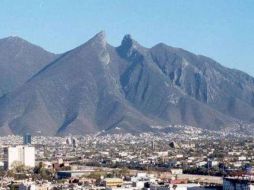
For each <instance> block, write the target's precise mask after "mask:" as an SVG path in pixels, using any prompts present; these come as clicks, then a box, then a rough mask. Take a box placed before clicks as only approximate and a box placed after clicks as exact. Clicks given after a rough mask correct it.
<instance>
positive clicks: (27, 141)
mask: <svg viewBox="0 0 254 190" xmlns="http://www.w3.org/2000/svg"><path fill="white" fill-rule="evenodd" d="M23 143H24V145H27V144H32V136H31V135H30V134H29V133H26V134H25V135H24V136H23Z"/></svg>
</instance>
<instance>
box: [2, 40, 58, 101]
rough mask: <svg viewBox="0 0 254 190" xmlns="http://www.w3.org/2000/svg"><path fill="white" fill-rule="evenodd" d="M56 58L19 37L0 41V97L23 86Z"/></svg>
mask: <svg viewBox="0 0 254 190" xmlns="http://www.w3.org/2000/svg"><path fill="white" fill-rule="evenodd" d="M56 57H57V55H55V54H53V53H49V52H47V51H45V50H43V49H42V48H40V47H38V46H36V45H33V44H31V43H29V42H27V41H25V40H23V39H21V38H19V37H8V38H4V39H0V71H1V75H0V97H1V96H3V95H4V94H6V93H8V92H11V91H12V90H14V89H16V88H17V87H19V86H21V85H22V84H24V83H25V82H26V81H27V80H28V79H29V78H30V77H32V76H33V75H34V74H35V73H37V72H38V71H39V70H41V69H42V68H43V67H45V66H46V65H47V64H48V63H49V62H51V61H53V60H54V59H55V58H56Z"/></svg>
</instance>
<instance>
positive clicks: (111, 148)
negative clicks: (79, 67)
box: [0, 130, 254, 190]
mask: <svg viewBox="0 0 254 190" xmlns="http://www.w3.org/2000/svg"><path fill="white" fill-rule="evenodd" d="M0 146H1V150H2V151H1V153H2V154H1V157H0V158H1V159H0V160H1V161H0V166H1V188H2V189H7V188H10V189H13V188H14V189H15V188H16V189H91V190H93V189H94V190H95V189H116V190H118V189H130V190H131V189H136V190H141V189H156V190H157V189H158V190H160V189H163V190H164V189H202V188H204V189H207V188H208V189H231V188H232V187H235V186H239V187H240V189H251V188H253V187H252V183H251V182H252V180H253V179H252V175H251V174H252V172H253V171H254V170H253V168H252V167H253V162H254V152H253V148H254V139H253V137H236V136H228V137H225V138H224V139H223V138H221V136H219V135H218V134H216V135H212V134H209V135H205V134H202V133H201V132H199V133H197V132H196V130H193V131H192V130H189V131H187V130H185V131H184V132H182V133H181V134H175V133H165V134H160V135H158V134H152V133H144V134H140V135H132V134H112V135H104V136H101V135H87V136H72V135H70V136H66V137H45V136H31V135H30V134H24V136H23V137H22V136H14V135H10V136H5V137H1V138H0ZM247 181H248V182H247Z"/></svg>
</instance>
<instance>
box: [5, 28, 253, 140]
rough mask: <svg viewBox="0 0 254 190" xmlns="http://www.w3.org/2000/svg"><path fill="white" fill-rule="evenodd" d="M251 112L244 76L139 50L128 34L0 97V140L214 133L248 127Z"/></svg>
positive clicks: (160, 48) (92, 46)
mask: <svg viewBox="0 0 254 190" xmlns="http://www.w3.org/2000/svg"><path fill="white" fill-rule="evenodd" d="M0 47H1V46H0ZM0 54H1V51H0ZM0 63H1V60H0ZM0 82H1V81H0ZM0 84H1V83H0ZM0 88H1V86H0ZM253 113H254V79H253V78H252V77H251V76H249V75H248V74H245V73H243V72H241V71H237V70H233V69H228V68H226V67H224V66H222V65H220V64H219V63H217V62H216V61H214V60H212V59H211V58H208V57H205V56H202V55H196V54H193V53H191V52H188V51H186V50H183V49H181V48H174V47H170V46H167V45H165V44H163V43H159V44H157V45H155V46H153V47H152V48H145V47H143V46H142V45H140V44H139V43H138V42H137V41H135V40H134V39H133V38H132V37H131V35H125V36H124V38H123V40H122V43H121V45H120V46H118V47H113V46H111V45H110V44H108V43H107V41H106V37H105V32H100V33H98V34H97V35H95V36H94V37H93V38H91V39H90V40H88V41H87V42H86V43H84V44H81V45H80V46H78V47H77V48H74V49H72V50H70V51H68V52H66V53H63V54H61V55H58V56H54V58H53V59H52V60H50V61H49V62H48V63H45V65H44V66H43V67H42V68H40V69H38V71H37V72H34V73H33V75H32V76H30V77H29V79H28V80H26V81H25V82H23V84H22V85H20V86H18V87H17V88H15V89H14V90H12V91H10V92H8V93H7V94H6V95H5V96H3V97H2V98H0V133H1V134H2V135H4V134H10V133H14V134H22V133H24V132H30V133H32V134H38V133H40V134H43V135H65V134H69V133H72V134H90V133H98V132H107V133H119V132H121V133H126V132H131V133H141V132H149V131H151V132H159V130H155V129H154V128H153V126H161V128H162V129H166V128H167V127H168V126H169V125H190V126H194V127H199V128H203V129H209V130H215V131H217V130H223V129H225V128H233V127H234V126H244V125H248V126H249V125H252V122H254V114H253ZM162 131H163V130H162Z"/></svg>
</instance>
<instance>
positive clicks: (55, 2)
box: [0, 0, 254, 76]
mask: <svg viewBox="0 0 254 190" xmlns="http://www.w3.org/2000/svg"><path fill="white" fill-rule="evenodd" d="M101 30H104V31H106V34H107V39H108V42H109V43H110V44H112V45H114V46H118V45H119V44H120V42H121V39H122V37H123V35H125V34H127V33H128V34H131V35H132V36H133V38H134V39H136V40H137V41H139V42H140V43H141V44H142V45H144V46H146V47H151V46H153V45H155V44H157V43H159V42H164V43H166V44H168V45H171V46H176V47H181V48H184V49H187V50H189V51H192V52H194V53H196V54H203V55H206V56H209V57H212V58H213V59H215V60H217V61H219V62H220V63H222V64H223V65H225V66H228V67H231V68H237V69H240V70H243V71H245V72H248V73H249V74H251V75H253V76H254V0H175V1H173V0H89V1H88V0H68V1H67V0H1V1H0V38H4V37H7V36H11V35H12V36H20V37H22V38H24V39H26V40H28V41H30V42H32V43H35V44H38V45H40V46H42V47H43V48H45V49H47V50H49V51H52V52H56V53H59V52H64V51H67V50H69V49H72V48H74V47H75V46H77V45H80V44H82V43H83V42H85V41H87V40H88V39H89V38H91V37H92V36H93V35H95V34H96V33H98V32H99V31H101Z"/></svg>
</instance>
